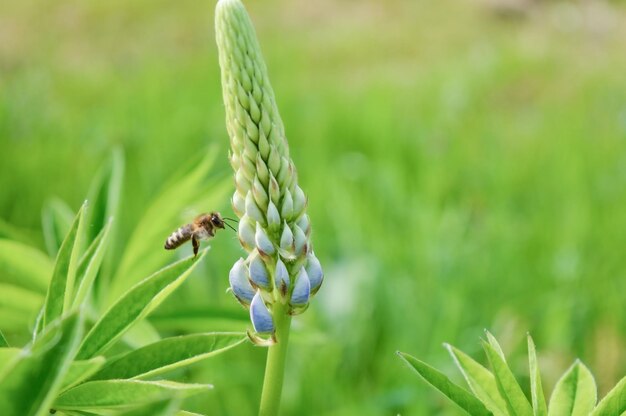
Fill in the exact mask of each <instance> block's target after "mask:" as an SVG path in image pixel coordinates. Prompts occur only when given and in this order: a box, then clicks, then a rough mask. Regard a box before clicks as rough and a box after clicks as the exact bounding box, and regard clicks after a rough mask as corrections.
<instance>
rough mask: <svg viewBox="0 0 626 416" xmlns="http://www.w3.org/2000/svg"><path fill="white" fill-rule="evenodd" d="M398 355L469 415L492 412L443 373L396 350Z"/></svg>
mask: <svg viewBox="0 0 626 416" xmlns="http://www.w3.org/2000/svg"><path fill="white" fill-rule="evenodd" d="M398 355H399V356H400V358H402V359H403V360H404V362H406V363H407V364H408V365H409V367H411V368H413V369H414V370H415V371H416V372H417V373H418V374H419V375H420V376H422V377H423V378H424V380H426V381H427V382H428V383H430V384H431V385H432V386H433V387H435V388H436V389H437V390H439V391H440V392H441V393H443V394H444V395H445V396H446V397H448V398H449V399H450V400H452V401H453V402H454V403H456V404H457V405H458V406H459V407H460V408H461V409H463V410H465V411H466V412H467V413H469V414H470V415H472V416H489V415H492V414H493V413H491V412H490V411H489V410H487V408H486V407H485V405H484V404H483V403H482V402H481V401H480V400H478V399H477V398H476V397H475V396H474V395H472V394H471V393H470V392H468V391H467V390H465V389H463V388H461V387H459V386H458V385H456V384H455V383H453V382H452V381H450V379H449V378H448V377H447V376H446V375H444V374H443V373H441V372H439V371H437V370H435V369H434V368H433V367H431V366H429V365H428V364H426V363H424V362H422V361H420V360H418V359H417V358H415V357H412V356H410V355H408V354H405V353H402V352H398Z"/></svg>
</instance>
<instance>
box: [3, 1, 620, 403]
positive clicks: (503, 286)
mask: <svg viewBox="0 0 626 416" xmlns="http://www.w3.org/2000/svg"><path fill="white" fill-rule="evenodd" d="M246 5H247V7H248V10H249V12H250V14H251V16H252V19H253V21H254V22H255V25H256V27H257V33H258V35H259V38H260V42H261V45H262V48H263V51H264V54H265V57H266V60H267V63H268V67H269V71H270V78H271V80H272V82H273V86H274V89H275V93H276V97H277V101H278V104H279V108H280V111H281V114H282V116H283V119H284V122H285V126H286V131H287V135H288V138H289V141H290V147H291V153H292V156H293V158H294V160H295V163H296V166H297V167H298V169H299V178H300V183H301V185H302V187H303V189H304V190H305V191H306V192H307V194H308V197H309V213H310V215H311V218H312V223H313V241H314V244H315V250H316V253H317V255H318V257H319V258H320V259H321V261H322V264H323V265H324V266H325V272H326V281H325V284H324V286H323V288H322V290H321V291H320V292H319V294H318V296H317V297H316V298H315V300H314V302H313V304H312V306H311V308H310V309H309V311H307V313H306V314H304V315H302V316H301V317H298V318H297V319H296V321H295V323H294V335H293V340H292V344H291V345H290V355H289V358H288V369H287V383H286V386H285V390H284V402H283V410H284V412H283V413H284V415H305V414H311V415H357V414H358V415H396V414H402V415H435V414H440V415H456V414H460V412H459V411H457V410H455V409H454V408H453V406H452V405H449V404H448V403H446V402H445V401H444V400H442V399H441V397H440V396H439V395H438V393H436V392H435V391H433V390H431V389H430V388H429V387H427V386H426V384H425V383H423V382H422V381H420V380H419V379H418V378H417V376H416V375H415V374H413V373H411V372H410V371H408V369H407V368H405V366H404V365H403V363H401V362H400V360H399V359H398V358H397V357H396V356H395V354H394V352H395V351H396V350H402V351H405V352H408V353H411V354H413V355H416V356H417V357H420V358H422V359H424V360H425V361H427V362H429V363H431V364H433V365H435V366H436V367H438V368H441V369H443V370H444V371H445V372H447V373H448V374H453V375H454V376H455V379H456V380H458V376H457V375H456V374H455V373H454V370H453V368H452V363H451V360H450V359H449V357H448V356H447V355H446V352H445V351H444V349H443V348H442V347H441V344H442V343H443V342H450V343H452V344H454V345H455V346H457V347H459V348H461V349H463V350H465V351H467V352H468V353H470V354H471V355H472V356H474V357H475V358H477V359H480V360H481V361H482V359H483V357H482V351H481V348H480V344H479V338H480V337H481V336H483V332H482V331H483V329H484V328H488V329H489V330H491V331H492V332H493V333H494V334H495V335H496V336H497V337H498V338H499V339H500V340H501V342H502V344H503V348H504V350H505V352H506V353H507V354H509V355H510V357H511V358H510V363H511V365H512V367H513V368H514V371H516V372H517V374H518V376H519V378H520V380H521V381H522V382H525V381H526V380H527V370H526V358H525V353H526V351H525V335H526V333H527V332H530V333H531V334H532V335H533V336H534V338H535V342H536V344H537V346H538V349H539V354H540V362H541V365H543V375H544V377H545V380H544V386H545V388H546V390H547V391H550V390H551V388H552V386H553V385H554V382H555V381H556V378H557V377H558V375H559V374H560V373H561V372H562V371H563V370H564V369H565V368H566V367H567V366H569V364H570V363H571V361H572V360H573V359H574V358H575V357H580V358H581V359H582V360H583V361H584V362H585V363H586V364H587V365H588V366H589V367H590V369H591V370H592V371H593V373H594V374H595V375H596V377H597V380H598V383H599V388H600V394H604V393H605V392H606V391H608V389H609V388H610V386H611V385H613V384H614V383H616V382H617V380H618V379H619V378H621V377H622V376H623V375H624V374H625V373H626V307H625V306H624V305H625V300H626V254H625V251H624V250H625V247H626V208H625V207H626V5H625V4H624V3H623V2H605V1H540V0H536V1H532V0H527V1H523V0H519V1H518V0H490V1H487V0H484V1H478V0H475V1H472V0H460V1H451V0H442V1H423V0H416V1H400V0H386V1H384V2H383V1H374V0H362V1H355V0H352V1H348V0H335V1H331V0H320V1H315V2H311V1H305V0H295V1H294V0H291V1H289V0H270V1H253V0H249V1H247V2H246ZM214 6H215V3H214V2H212V1H209V2H197V1H191V0H179V1H176V2H171V1H163V0H134V1H127V0H109V1H106V2H99V1H95V0H87V1H86V0H66V1H62V2H59V1H51V0H37V1H33V0H20V1H3V2H2V3H0V189H1V192H0V236H2V235H5V236H6V235H11V236H16V235H17V236H19V237H21V238H22V240H23V241H26V242H28V243H29V244H31V245H33V246H35V247H37V248H39V249H41V250H42V251H45V247H44V241H43V238H42V232H41V212H42V207H43V206H44V205H45V204H46V203H49V201H50V200H51V198H53V197H59V198H61V199H63V200H65V201H67V203H68V204H69V206H70V207H72V209H74V210H75V209H77V208H78V207H79V205H80V203H81V201H82V200H83V199H84V198H85V195H86V193H87V188H88V186H89V183H90V181H91V180H92V178H93V176H94V175H95V172H96V170H97V168H98V167H99V166H100V165H101V164H102V163H103V162H104V161H105V160H107V159H108V158H109V157H110V155H111V152H112V150H113V149H114V148H121V149H122V150H123V152H124V155H125V159H126V172H125V179H124V193H123V200H122V208H121V215H120V218H119V219H118V221H119V222H120V224H122V228H121V232H120V235H121V238H122V241H123V239H124V237H125V236H128V234H129V233H130V230H132V227H133V225H134V224H135V223H136V222H137V221H138V219H139V218H140V217H141V215H142V212H143V210H144V209H145V207H146V204H147V201H149V200H150V198H151V197H152V196H153V194H154V193H155V192H157V190H158V189H160V188H161V187H162V186H163V184H164V183H165V182H167V181H168V179H169V178H170V177H171V175H173V173H174V172H177V171H179V170H180V169H181V168H182V167H184V166H186V165H193V164H194V163H196V162H197V160H198V159H199V157H200V156H201V155H202V154H204V153H206V152H207V149H208V148H209V146H210V145H211V144H217V145H218V146H219V150H218V151H219V152H220V155H221V157H220V158H218V161H217V165H216V167H215V169H214V174H215V175H218V176H220V175H221V176H223V177H227V176H228V175H230V170H229V169H230V168H229V166H228V163H227V158H226V155H227V149H228V138H227V135H226V130H225V126H224V110H223V106H222V98H221V89H220V78H219V67H218V62H217V51H216V46H215V39H214V33H213V11H214ZM199 192H200V190H199ZM224 195H225V196H224V198H223V202H222V204H221V206H219V207H213V206H211V207H206V210H212V209H215V208H218V209H221V210H222V212H223V213H224V212H230V208H229V202H228V196H227V195H228V192H226V193H224ZM181 221H184V216H183V215H182V214H181ZM171 225H172V228H173V229H174V228H175V227H177V226H178V225H179V224H171ZM165 237H166V236H164V237H163V238H165ZM154 245H155V250H162V248H161V245H162V241H160V240H159V241H155V242H154ZM212 245H213V248H212V251H211V253H210V255H209V256H208V257H207V258H206V260H205V264H204V265H203V268H202V269H201V270H200V271H199V272H198V273H196V274H195V275H194V276H193V277H192V278H191V279H190V280H189V281H188V282H187V283H186V284H185V286H184V287H183V288H181V289H180V290H179V291H178V292H177V293H176V294H175V296H174V297H173V298H172V299H170V300H168V302H167V303H166V304H164V305H163V306H162V307H161V308H160V309H159V310H157V311H156V312H155V313H154V315H153V317H152V318H151V321H152V323H153V324H154V325H155V326H156V327H157V328H158V329H159V330H160V331H161V332H162V333H164V334H166V333H183V332H188V331H211V330H217V329H220V330H223V329H237V330H240V329H245V328H246V327H247V321H246V313H245V311H243V309H241V308H240V307H239V306H238V305H237V304H236V302H234V301H233V299H232V298H231V295H229V294H226V293H225V290H226V288H227V284H228V283H227V274H228V270H229V268H230V266H231V265H232V263H233V262H234V261H235V260H236V259H237V258H238V257H239V256H240V255H241V253H242V252H241V249H240V248H239V247H238V244H237V241H236V238H235V237H234V235H232V234H227V233H223V234H222V235H219V236H218V237H217V238H216V239H215V241H214V243H213V244H212ZM182 254H187V253H182ZM182 254H179V253H174V254H172V253H166V252H165V251H163V263H167V262H169V261H171V260H172V259H173V257H174V256H178V255H182ZM10 307H12V306H11V305H0V317H5V318H3V319H5V321H4V322H0V328H3V329H4V330H6V328H9V334H8V336H11V337H13V339H20V337H21V336H22V335H20V334H27V330H28V328H27V325H26V323H15V322H13V323H12V322H9V321H7V320H6V319H9V318H6V316H10V315H6V314H4V315H3V312H2V311H6V309H7V308H10ZM3 308H4V309H3ZM35 312H36V310H35ZM263 367H264V351H263V350H262V349H260V348H254V347H252V346H248V345H246V346H243V347H240V348H238V349H237V350H235V351H231V352H229V353H227V354H224V355H222V356H220V357H219V358H217V359H215V360H210V361H207V362H205V363H201V364H197V365H195V366H193V367H192V368H191V370H189V371H186V372H183V373H180V374H178V375H177V377H180V378H182V379H186V380H197V381H203V382H212V383H214V384H215V385H216V389H215V390H214V392H212V393H211V394H210V396H209V397H200V398H198V397H196V398H192V399H189V400H188V402H187V403H186V405H187V406H186V407H187V408H188V410H195V411H199V412H206V413H207V414H232V415H247V414H255V412H256V408H257V404H258V401H259V397H260V389H261V382H262V374H263Z"/></svg>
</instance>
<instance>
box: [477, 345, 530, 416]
mask: <svg viewBox="0 0 626 416" xmlns="http://www.w3.org/2000/svg"><path fill="white" fill-rule="evenodd" d="M483 348H484V349H485V352H486V353H487V358H488V359H489V362H490V363H491V368H492V369H493V374H494V376H495V378H496V384H497V386H498V390H499V391H500V395H501V396H502V398H504V401H505V402H506V405H507V408H508V410H509V414H510V415H512V416H532V414H533V409H532V407H531V406H530V403H528V399H527V398H526V396H524V392H523V391H522V388H521V387H520V385H519V383H518V382H517V380H516V379H515V376H514V375H513V373H512V372H511V369H510V368H509V366H508V365H507V363H506V361H504V359H502V356H501V355H500V354H501V352H502V350H500V352H498V350H497V349H496V348H494V347H493V346H492V345H491V344H489V343H487V342H483Z"/></svg>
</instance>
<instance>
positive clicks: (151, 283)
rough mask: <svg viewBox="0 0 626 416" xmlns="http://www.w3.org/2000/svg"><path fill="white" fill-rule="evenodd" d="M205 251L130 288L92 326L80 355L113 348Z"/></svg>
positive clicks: (181, 280) (172, 265)
mask: <svg viewBox="0 0 626 416" xmlns="http://www.w3.org/2000/svg"><path fill="white" fill-rule="evenodd" d="M206 252H207V250H204V251H203V252H202V253H201V254H200V255H199V256H198V258H197V259H196V258H193V257H189V258H187V259H185V260H181V261H178V262H176V263H174V264H171V265H169V266H167V267H165V268H163V269H161V270H159V271H158V272H156V273H154V274H153V275H152V276H149V277H147V278H146V279H144V280H143V281H141V282H139V283H138V284H137V285H135V286H134V287H133V288H132V289H130V290H129V291H128V292H127V293H126V294H125V295H124V296H122V297H121V298H120V299H119V300H118V301H117V302H116V303H115V304H114V305H113V306H111V308H110V309H109V310H108V311H107V312H105V313H104V315H103V316H102V317H101V318H100V319H99V320H98V322H96V324H95V325H94V326H93V328H91V331H89V333H88V334H87V336H86V337H85V339H84V341H83V344H82V345H81V347H80V351H79V353H78V358H79V359H86V358H91V357H93V356H95V355H98V354H100V353H102V352H103V351H105V350H106V349H107V348H108V347H110V346H111V345H112V344H113V343H114V342H115V341H117V340H118V339H119V338H120V337H121V336H122V335H123V334H124V332H126V331H127V330H128V329H129V328H130V327H131V326H132V325H133V324H134V323H135V322H137V321H139V320H141V319H143V318H144V317H146V316H147V315H148V314H149V313H150V312H151V311H152V310H153V309H154V308H156V307H157V306H158V305H159V304H160V303H161V302H162V301H163V300H164V299H165V298H166V297H167V296H169V295H170V294H171V293H172V292H173V291H174V290H175V289H176V288H177V287H178V286H180V285H181V284H182V283H183V282H184V281H185V279H186V278H187V276H189V274H190V273H191V271H192V270H193V269H194V268H195V266H196V265H197V264H198V263H199V261H200V260H201V259H202V258H203V257H204V256H205V254H206Z"/></svg>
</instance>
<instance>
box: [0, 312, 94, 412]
mask: <svg viewBox="0 0 626 416" xmlns="http://www.w3.org/2000/svg"><path fill="white" fill-rule="evenodd" d="M81 335H82V319H81V317H80V316H79V315H78V313H76V312H75V313H72V314H70V315H68V316H66V317H65V318H64V319H63V320H56V321H54V322H53V323H51V324H50V325H48V327H47V328H46V329H45V330H44V332H43V333H42V334H41V336H40V337H39V338H38V339H37V341H35V343H34V344H32V346H28V347H26V348H25V349H24V350H23V351H22V352H21V353H20V354H19V355H18V358H17V359H16V360H14V361H12V362H11V363H10V364H9V365H7V366H6V367H5V368H4V370H3V371H2V374H0V409H2V414H3V415H20V416H39V415H44V414H47V413H48V409H49V408H50V406H51V403H52V401H53V400H54V397H55V396H56V394H57V392H58V390H59V389H60V387H61V383H62V381H63V377H64V376H65V373H66V372H67V370H68V368H69V366H70V363H71V361H72V358H73V356H74V353H75V352H76V350H77V348H78V343H79V341H80V338H81Z"/></svg>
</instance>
